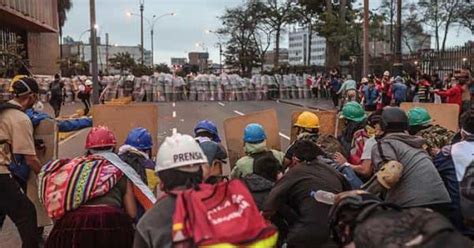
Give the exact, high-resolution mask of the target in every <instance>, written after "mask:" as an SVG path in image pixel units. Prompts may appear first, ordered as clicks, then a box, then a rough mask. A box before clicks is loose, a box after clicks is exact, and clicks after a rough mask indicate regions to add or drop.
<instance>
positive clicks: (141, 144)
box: [125, 127, 153, 150]
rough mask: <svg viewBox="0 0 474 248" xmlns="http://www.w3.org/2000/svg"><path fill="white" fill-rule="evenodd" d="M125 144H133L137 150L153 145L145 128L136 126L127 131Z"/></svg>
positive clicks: (149, 147) (146, 148)
mask: <svg viewBox="0 0 474 248" xmlns="http://www.w3.org/2000/svg"><path fill="white" fill-rule="evenodd" d="M125 144H126V145H129V146H133V147H135V148H137V149H138V150H148V149H151V148H152V147H153V139H152V137H151V134H150V132H148V130H147V129H146V128H143V127H137V128H134V129H132V131H130V133H128V136H127V139H126V140H125Z"/></svg>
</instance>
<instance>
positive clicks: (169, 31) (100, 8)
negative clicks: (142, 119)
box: [63, 0, 473, 64]
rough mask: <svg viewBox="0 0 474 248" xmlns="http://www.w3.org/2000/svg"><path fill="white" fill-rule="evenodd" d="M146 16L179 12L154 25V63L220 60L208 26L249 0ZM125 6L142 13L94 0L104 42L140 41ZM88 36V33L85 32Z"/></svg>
mask: <svg viewBox="0 0 474 248" xmlns="http://www.w3.org/2000/svg"><path fill="white" fill-rule="evenodd" d="M144 1H145V11H144V16H145V17H146V18H150V19H151V18H152V16H153V15H156V16H160V15H162V14H166V13H170V12H175V13H176V15H175V16H166V17H163V18H161V19H159V20H158V21H157V22H156V24H155V27H154V46H155V52H154V56H155V64H157V63H167V64H170V58H171V57H186V58H187V53H188V52H191V51H205V49H206V48H207V49H208V51H209V53H210V54H209V55H210V59H211V60H213V62H215V63H218V62H219V49H218V48H217V46H216V43H218V42H219V40H218V38H217V36H216V35H215V34H212V33H210V34H208V33H206V32H205V30H216V29H218V28H219V27H220V25H221V23H220V21H219V19H218V18H217V17H218V16H220V15H222V14H223V13H224V11H225V9H226V8H232V7H234V6H237V5H240V4H242V3H243V2H245V0H144ZM72 2H73V7H72V9H71V10H70V11H69V13H68V16H67V18H68V19H67V21H66V23H65V26H64V28H63V33H64V35H63V36H64V37H65V36H68V35H69V36H71V37H72V38H73V39H74V40H78V39H79V36H80V35H81V33H82V32H84V31H85V30H87V29H89V20H90V19H89V0H72ZM380 2H381V0H370V4H371V8H375V7H377V6H378V5H379V4H380ZM127 12H132V13H137V14H138V13H139V0H96V19H97V24H98V25H99V31H98V35H99V36H100V37H101V40H102V43H105V33H108V34H109V43H110V44H118V45H138V44H140V18H139V17H136V16H127V14H126V13H127ZM287 39H288V38H287V37H286V36H284V37H282V45H281V46H282V47H285V46H287ZM82 40H83V41H87V40H88V37H87V35H83V36H82ZM468 40H473V36H472V34H471V33H470V32H466V30H459V28H454V29H453V30H452V31H451V32H450V35H449V38H448V45H451V46H454V45H462V44H464V43H465V42H466V41H468ZM196 43H204V48H202V47H196ZM150 44H151V43H150V28H149V25H148V24H147V22H146V21H144V47H145V49H148V50H151V46H150Z"/></svg>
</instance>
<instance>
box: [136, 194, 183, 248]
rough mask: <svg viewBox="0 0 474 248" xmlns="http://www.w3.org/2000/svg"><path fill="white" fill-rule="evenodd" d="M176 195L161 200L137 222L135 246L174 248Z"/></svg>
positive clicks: (143, 247)
mask: <svg viewBox="0 0 474 248" xmlns="http://www.w3.org/2000/svg"><path fill="white" fill-rule="evenodd" d="M175 207H176V197H175V196H172V195H169V196H166V197H164V198H162V199H161V200H159V201H158V202H157V203H156V204H155V206H153V208H151V209H150V210H148V211H147V212H146V213H145V215H143V217H142V218H141V220H140V222H138V224H137V231H136V232H135V239H134V242H133V247H134V248H155V247H160V248H172V247H173V242H172V233H171V232H172V228H173V227H172V225H173V213H174V210H175Z"/></svg>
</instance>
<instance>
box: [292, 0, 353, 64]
mask: <svg viewBox="0 0 474 248" xmlns="http://www.w3.org/2000/svg"><path fill="white" fill-rule="evenodd" d="M353 1H354V0H340V1H333V0H300V1H299V4H300V6H301V7H302V8H303V9H305V11H304V12H306V13H307V16H308V17H310V18H309V19H308V20H309V21H311V23H312V24H313V23H314V26H315V28H316V31H317V32H318V34H319V35H321V36H323V37H324V38H326V68H336V67H339V62H340V60H341V47H343V45H344V44H346V43H347V42H349V41H350V39H352V38H353V37H350V35H349V34H350V32H348V30H349V29H350V28H351V27H352V26H353V25H354V19H353V18H354V17H355V15H354V14H353V13H354V10H353V9H352V2H353ZM312 26H313V25H310V28H309V31H310V34H311V31H312ZM311 38H312V37H311ZM310 41H311V40H310ZM309 44H311V42H310V43H309ZM308 49H309V52H310V56H309V58H308V61H310V59H311V45H310V46H309V48H308Z"/></svg>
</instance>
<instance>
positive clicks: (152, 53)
mask: <svg viewBox="0 0 474 248" xmlns="http://www.w3.org/2000/svg"><path fill="white" fill-rule="evenodd" d="M175 15H176V13H175V12H170V13H166V14H163V15H160V16H158V17H157V16H156V15H153V16H152V18H151V20H150V19H148V18H146V17H144V16H141V15H138V14H135V13H132V12H127V16H139V17H140V18H143V19H145V21H146V22H147V23H148V25H149V26H150V37H151V64H152V65H153V64H154V62H155V61H154V44H153V34H154V29H155V23H156V21H158V20H159V19H161V18H163V17H165V16H175ZM142 32H143V30H142ZM142 35H143V34H142ZM141 46H142V56H143V41H142V45H141ZM142 63H143V57H142Z"/></svg>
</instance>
